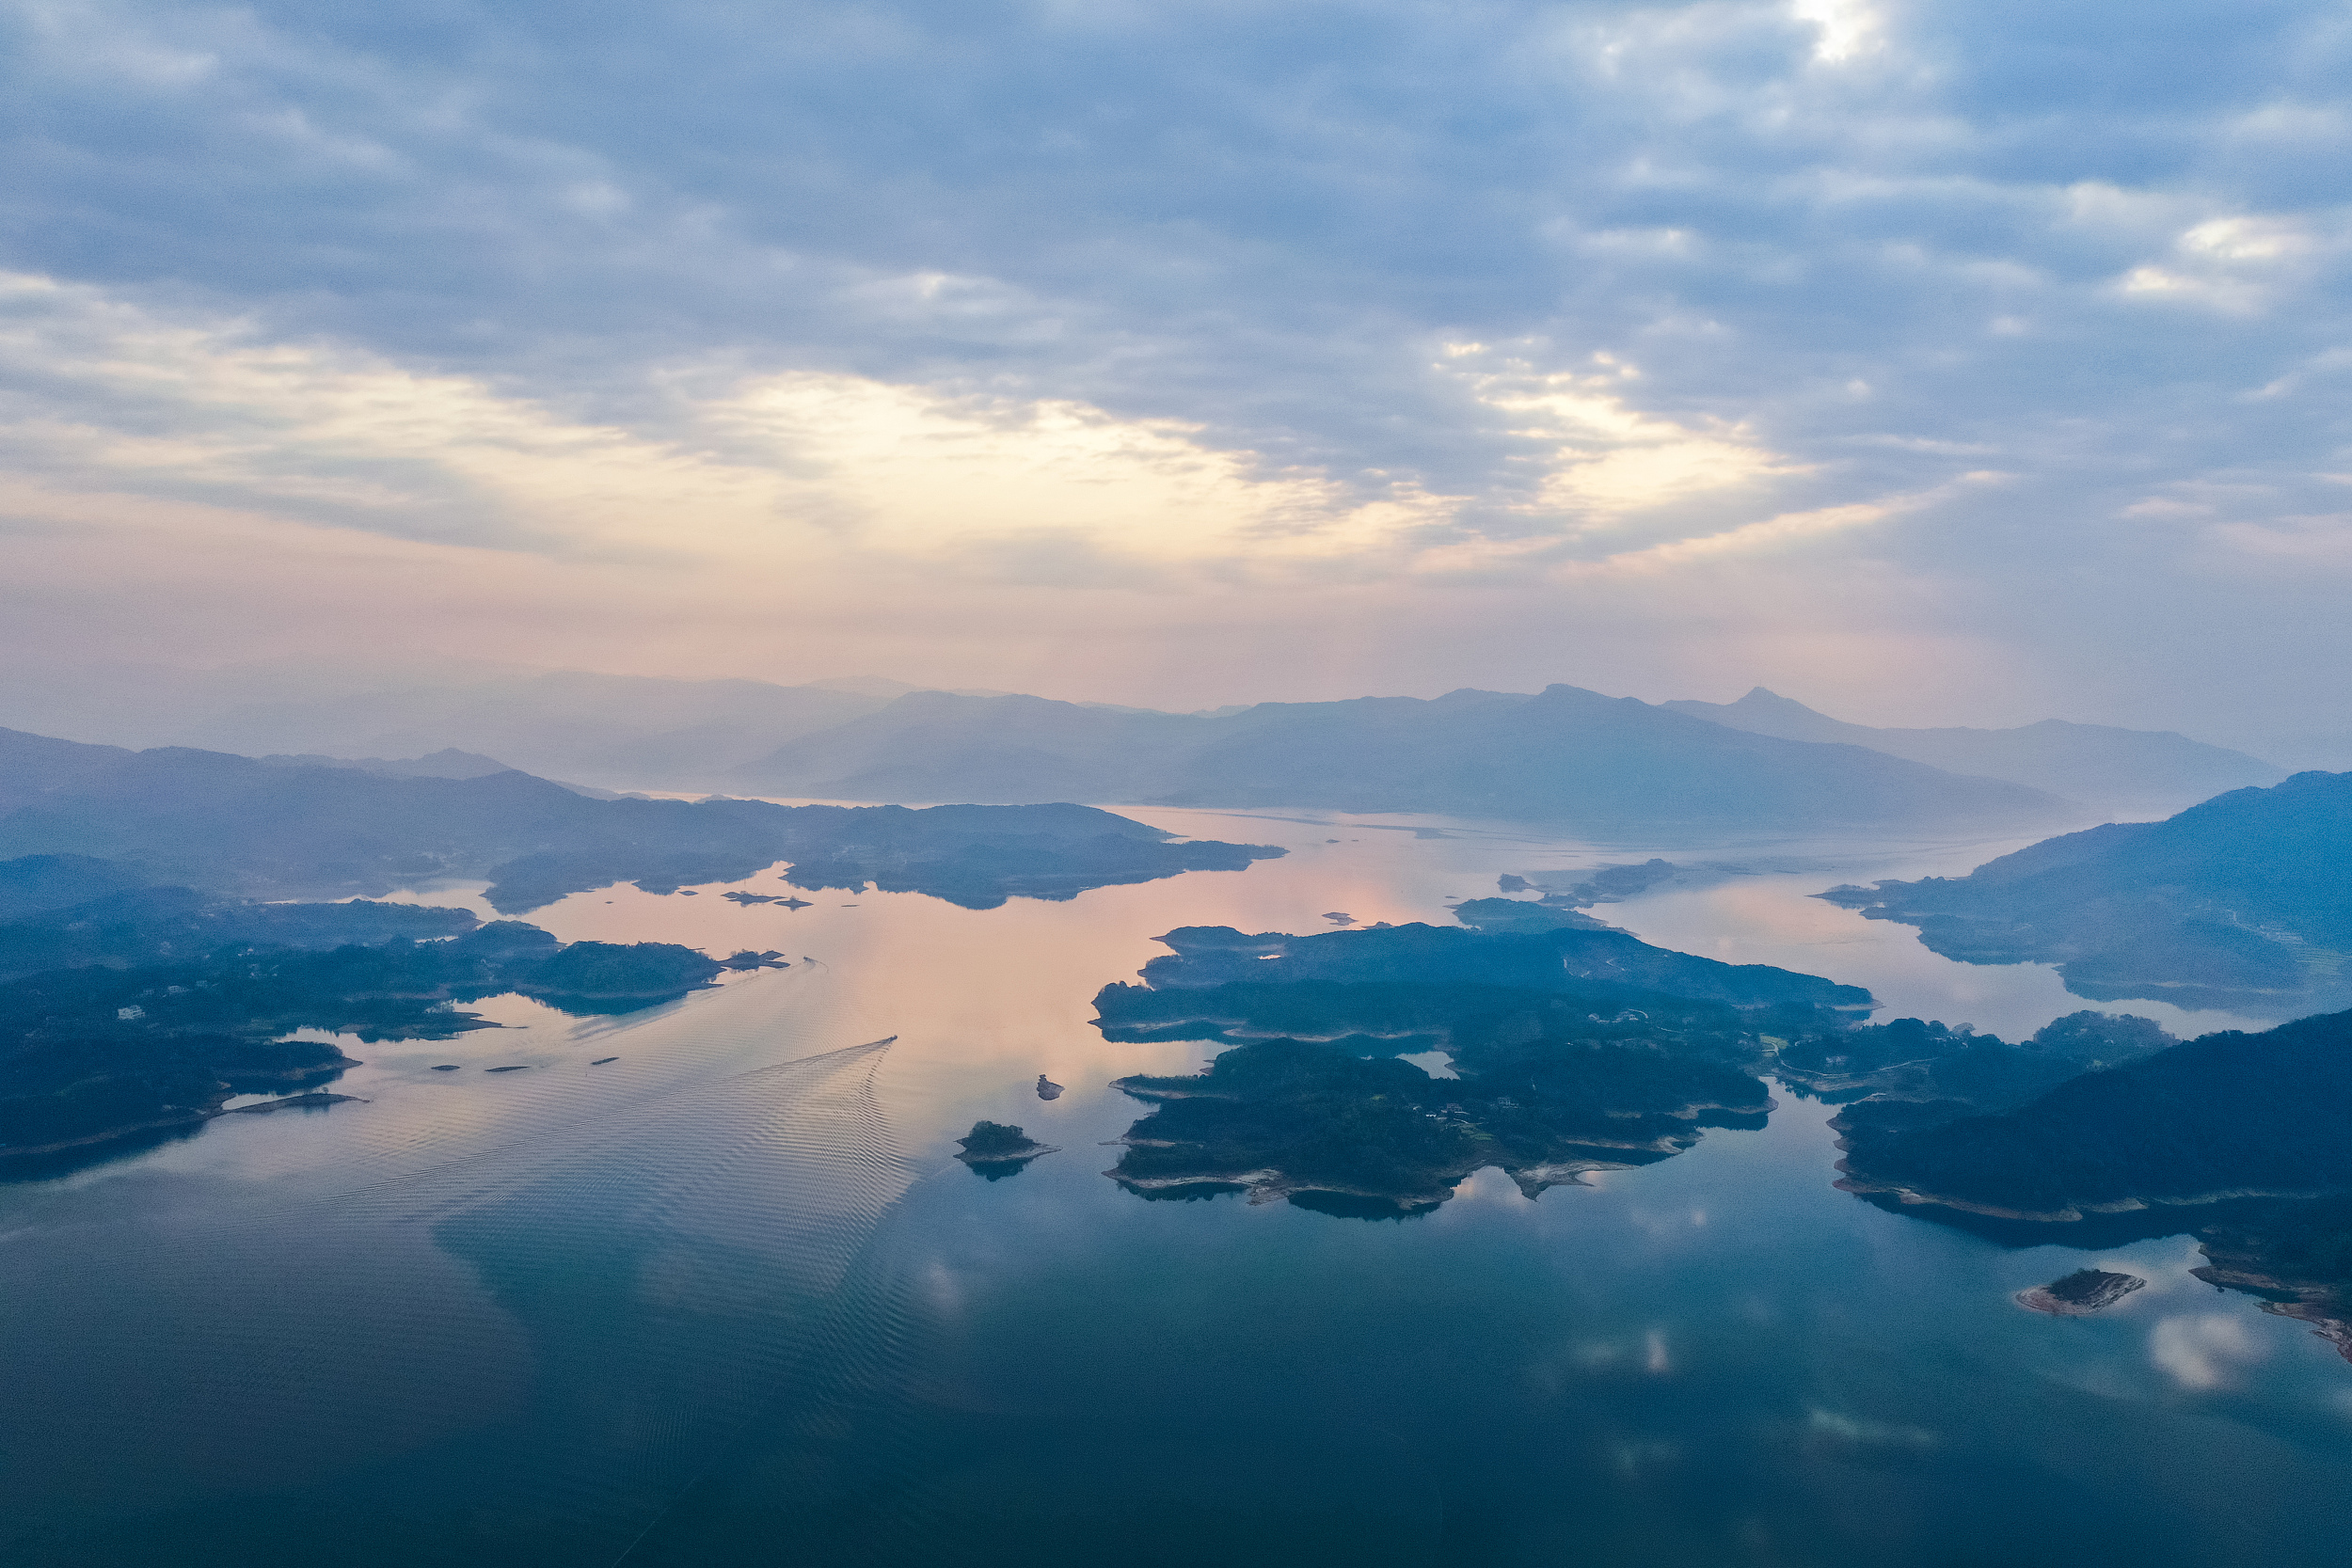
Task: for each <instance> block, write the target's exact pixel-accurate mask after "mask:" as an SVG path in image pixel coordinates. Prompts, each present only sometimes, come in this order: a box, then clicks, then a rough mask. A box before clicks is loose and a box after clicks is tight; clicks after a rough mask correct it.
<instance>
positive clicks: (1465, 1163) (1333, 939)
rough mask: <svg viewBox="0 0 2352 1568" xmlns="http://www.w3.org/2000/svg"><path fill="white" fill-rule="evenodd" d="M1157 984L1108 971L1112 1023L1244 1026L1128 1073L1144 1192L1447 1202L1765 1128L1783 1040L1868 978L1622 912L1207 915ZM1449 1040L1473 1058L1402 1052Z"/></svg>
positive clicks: (1184, 935)
mask: <svg viewBox="0 0 2352 1568" xmlns="http://www.w3.org/2000/svg"><path fill="white" fill-rule="evenodd" d="M1159 940H1160V941H1161V942H1165V943H1166V944H1168V946H1169V947H1170V948H1171V949H1173V952H1172V953H1171V954H1170V955H1169V956H1168V957H1165V958H1154V959H1153V960H1152V962H1151V963H1149V964H1147V965H1146V966H1145V968H1144V971H1143V978H1144V979H1145V981H1146V984H1144V985H1142V986H1131V985H1124V984H1118V985H1111V986H1106V987H1104V990H1102V992H1101V993H1100V994H1099V995H1098V996H1097V997H1096V998H1095V1006H1096V1009H1097V1011H1098V1013H1099V1014H1100V1017H1099V1019H1098V1021H1097V1022H1098V1025H1099V1027H1101V1028H1102V1030H1103V1031H1104V1035H1105V1036H1107V1037H1110V1038H1112V1039H1132V1040H1145V1039H1206V1040H1212V1041H1215V1042H1217V1043H1220V1044H1225V1045H1228V1046H1231V1047H1232V1049H1229V1050H1227V1051H1225V1052H1224V1053H1222V1054H1220V1055H1218V1056H1217V1057H1216V1060H1215V1062H1214V1063H1212V1064H1211V1066H1210V1067H1209V1069H1208V1070H1206V1071H1205V1072H1202V1073H1199V1074H1193V1075H1186V1076H1180V1077H1153V1076H1135V1077H1129V1078H1124V1079H1121V1080H1120V1084H1119V1086H1120V1088H1122V1089H1124V1090H1126V1091H1127V1092H1128V1093H1129V1094H1132V1095H1134V1096H1136V1098H1137V1099H1139V1100H1143V1101H1148V1102H1150V1103H1152V1104H1153V1105H1154V1106H1155V1107H1156V1109H1155V1110H1154V1111H1153V1112H1152V1114H1151V1115H1150V1116H1147V1117H1144V1118H1143V1119H1142V1120H1140V1121H1138V1122H1136V1125H1135V1126H1134V1127H1133V1128H1131V1129H1130V1130H1129V1132H1128V1133H1127V1136H1126V1138H1125V1140H1124V1142H1125V1145H1126V1151H1125V1153H1124V1154H1123V1155H1122V1156H1121V1157H1120V1161H1119V1164H1117V1165H1116V1166H1115V1167H1113V1169H1112V1170H1111V1171H1110V1172H1109V1174H1110V1175H1111V1177H1112V1178H1113V1179H1114V1180H1117V1181H1119V1182H1120V1184H1121V1185H1123V1186H1125V1187H1127V1188H1128V1189H1129V1190H1130V1191H1133V1192H1136V1193H1137V1194H1140V1195H1142V1196H1152V1197H1191V1196H1205V1195H1209V1194H1214V1193H1217V1192H1232V1191H1238V1190H1248V1192H1250V1193H1251V1195H1252V1197H1253V1200H1263V1199H1268V1198H1273V1197H1286V1198H1288V1199H1289V1200H1290V1201H1291V1202H1293V1203H1295V1204H1297V1205H1300V1206H1301V1207H1306V1208H1312V1209H1320V1210H1324V1211H1326V1212H1334V1213H1345V1214H1359V1215H1363V1216H1367V1217H1371V1216H1381V1215H1391V1216H1393V1215H1402V1214H1409V1213H1416V1212H1424V1211H1426V1210H1428V1209H1431V1208H1434V1207H1435V1206H1437V1205H1438V1204H1439V1203H1442V1202H1443V1201H1445V1199H1446V1198H1447V1197H1448V1196H1450V1195H1451V1193H1452V1191H1453V1189H1454V1185H1455V1184H1456V1183H1457V1182H1459V1181H1460V1180H1462V1178H1463V1177H1465V1176H1467V1175H1469V1174H1470V1172H1471V1171H1473V1170H1476V1169H1479V1168H1480V1167H1482V1166H1486V1165H1496V1166H1500V1167H1501V1168H1502V1170H1503V1171H1505V1172H1506V1173H1507V1174H1509V1175H1510V1177H1511V1178H1512V1179H1513V1180H1515V1181H1517V1182H1518V1185H1519V1188H1520V1190H1521V1191H1522V1192H1525V1193H1527V1194H1528V1195H1529V1196H1535V1195H1536V1194H1538V1193H1541V1192H1542V1191H1543V1190H1544V1189H1545V1188H1547V1187H1549V1186H1553V1185H1557V1184H1560V1183H1564V1182H1573V1181H1575V1180H1578V1179H1579V1177H1580V1176H1581V1174H1582V1173H1584V1172H1587V1171H1592V1170H1599V1169H1611V1168H1623V1167H1626V1166H1630V1165H1638V1164H1647V1163H1649V1162H1651V1161H1655V1160H1662V1159H1665V1158H1667V1157H1668V1156H1670V1155H1672V1154H1674V1153H1676V1152H1677V1151H1679V1150H1681V1149H1684V1148H1689V1147H1690V1146H1691V1145H1692V1143H1694V1142H1695V1141H1696V1140H1697V1139H1698V1137H1699V1136H1700V1134H1701V1132H1702V1131H1703V1130H1704V1129H1706V1128H1709V1127H1760V1126H1761V1125H1763V1117H1764V1116H1765V1114H1766V1113H1767V1112H1768V1111H1769V1110H1770V1109H1771V1105H1772V1101H1771V1098H1770V1096H1769V1095H1768V1094H1767V1093H1766V1091H1765V1086H1764V1085H1763V1083H1762V1082H1761V1080H1760V1079H1759V1078H1758V1077H1757V1076H1756V1071H1757V1069H1759V1068H1760V1067H1761V1066H1762V1065H1763V1064H1764V1063H1765V1062H1766V1060H1767V1059H1768V1058H1769V1056H1770V1054H1771V1053H1772V1049H1773V1047H1774V1046H1775V1045H1776V1044H1778V1043H1779V1042H1780V1040H1782V1039H1783V1038H1786V1037H1791V1036H1795V1037H1809V1036H1810V1035H1812V1034H1817V1033H1837V1032H1842V1031H1843V1030H1844V1029H1845V1027H1846V1025H1847V1023H1848V1022H1849V1020H1850V1018H1851V1009H1854V1008H1857V1007H1867V1006H1868V1004H1869V997H1868V994H1867V992H1864V991H1862V990H1858V989H1856V988H1854V987H1851V986H1839V985H1836V984H1834V983H1832V982H1830V981H1827V980H1823V979H1820V978H1818V977H1816V976H1813V975H1806V974H1792V973H1790V972H1788V971H1787V970H1779V969H1771V968H1767V967H1764V966H1761V965H1747V966H1733V965H1729V964H1723V963H1717V962H1715V961H1713V960H1711V959H1707V958H1693V957H1692V956H1690V955H1687V954H1680V953H1671V952H1667V951H1666V950H1664V949H1661V948H1657V947H1652V946H1649V945H1648V944H1647V943H1645V942H1639V941H1637V940H1635V939H1634V938H1632V937H1630V936H1628V935H1626V934H1625V933H1624V932H1621V931H1593V930H1581V929H1575V928H1567V929H1557V930H1550V931H1540V932H1511V931H1505V932H1481V931H1469V930H1446V929H1441V928H1438V927H1427V926H1404V927H1367V928H1365V929H1361V930H1351V931H1329V932H1322V933H1317V934H1315V935H1312V936H1304V937H1295V936H1289V935H1285V934H1282V933H1279V932H1262V933H1258V934H1255V935H1252V934H1248V933H1244V932H1241V931H1236V930H1232V929H1229V928H1226V927H1188V928H1185V929H1183V930H1177V931H1171V932H1168V934H1167V935H1166V936H1163V937H1161V938H1160V939H1159ZM1426 1052H1440V1053H1445V1055H1446V1056H1447V1057H1448V1058H1449V1059H1450V1063H1451V1067H1450V1070H1451V1071H1452V1072H1453V1073H1454V1076H1452V1077H1433V1076H1431V1075H1430V1074H1429V1073H1428V1072H1426V1071H1424V1070H1422V1068H1421V1067H1419V1066H1416V1065H1414V1064H1413V1063H1410V1062H1406V1061H1400V1060H1397V1059H1395V1058H1396V1057H1398V1056H1400V1055H1416V1054H1420V1053H1426Z"/></svg>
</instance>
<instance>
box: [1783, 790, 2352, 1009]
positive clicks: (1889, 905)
mask: <svg viewBox="0 0 2352 1568" xmlns="http://www.w3.org/2000/svg"><path fill="white" fill-rule="evenodd" d="M2347 863H2352V773H2298V774H2296V776H2295V777H2293V778H2291V779H2289V780H2287V781H2286V782H2285V783H2283V784H2278V785H2276V786H2275V787H2272V788H2269V789H2239V790H2233V791H2232V792H2230V793H2229V794H2227V795H2221V796H2217V797H2216V798H2215V799H2213V800H2207V801H2205V802H2204V803H2203V804H2201V805H2197V806H2192V807H2190V808H2189V809H2188V810H2186V811H2185V812H2182V813H2181V814H2180V815H2178V816H2173V817H2170V818H2169V819H2167V820H2165V821H2162V822H2127V823H2110V824H2108V825H2107V826H2106V827H2103V828H2093V829H2091V830H2090V831H2089V832H2079V833H2068V834H2065V835H2064V836H2062V837H2059V838H2052V839H2045V840H2043V841H2042V843H2040V844H2036V845H2033V846H2031V847H2028V848H2025V849H2020V850H2018V851H2017V852H2016V853H2015V854H2012V855H2004V856H2002V857H2001V858H2000V859H1998V860H1994V861H1990V862H1987V863H1985V864H1983V865H1980V866H1979V867H1978V868H1977V869H1976V870H1975V871H1973V872H1971V873H1970V874H1969V875H1967V876H1966V877H1962V878H1955V879H1946V878H1941V877H1930V878H1926V879H1921V880H1918V881H1912V882H1899V881H1886V882H1880V883H1879V884H1877V886H1875V887H1872V888H1862V887H1842V888H1834V889H1832V890H1830V891H1829V892H1828V893H1826V894H1824V895H1822V896H1823V897H1825V898H1828V899H1831V900H1832V901H1833V902H1836V903H1841V904H1845V905H1847V906H1848V907H1850V908H1853V909H1858V910H1860V911H1862V912H1863V913H1864V914H1865V915H1867V916H1868V917H1869V918H1871V919H1873V920H1897V921H1901V922H1903V923H1904V924H1906V925H1911V926H1916V927H1918V928H1919V940H1920V941H1921V942H1925V943H1926V944H1927V945H1928V946H1929V947H1931V948H1932V949H1933V950H1934V951H1936V952H1938V953H1941V954H1943V955H1944V956H1945V957H1946V958H1958V959H1961V960H1963V961H1964V962H1968V963H2025V962H2041V963H2053V964H2056V965H2058V973H2059V974H2060V975H2062V976H2063V977H2064V979H2065V981H2066V988H2067V990H2071V991H2073V992H2074V994H2076V995H2077V996H2084V997H2089V998H2090V999H2092V1000H2093V1001H2101V1002H2111V1001H2121V1000H2123V999H2126V998H2131V997H2146V998H2153V999H2160V1000H2164V1001H2169V1002H2173V1003H2176V1004H2178V1005H2179V1006H2184V1007H2223V1008H2228V1009H2231V1010H2233V1011H2237V1012H2241V1013H2253V1014H2256V1015H2257V1016H2261V1017H2265V1018H2277V1017H2281V1016H2292V1015H2294V1014H2298V1013H2309V1012H2314V1011H2320V1010H2324V1009H2326V1008H2328V1007H2331V1006H2334V1007H2341V1006H2345V1005H2346V1004H2347V1003H2352V972H2347V971H2346V970H2345V968H2344V960H2345V958H2346V956H2347V955H2352V878H2347V877H2346V876H2345V875H2344V867H2345V865H2346V864H2347Z"/></svg>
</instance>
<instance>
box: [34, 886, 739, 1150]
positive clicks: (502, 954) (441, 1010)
mask: <svg viewBox="0 0 2352 1568" xmlns="http://www.w3.org/2000/svg"><path fill="white" fill-rule="evenodd" d="M718 969H719V966H718V965H717V964H715V963H713V962H712V961H711V960H710V959H708V958H705V957H703V956H702V955H701V954H699V953H696V952H694V951H693V950H692V949H691V948H684V947H678V946H676V945H675V944H672V943H668V942H642V943H638V944H636V945H635V946H614V945H611V944H608V943H603V942H574V943H572V944H570V945H569V946H566V945H564V944H563V943H560V942H557V941H556V939H555V938H554V937H552V936H550V935H548V933H547V932H546V931H543V930H541V929H539V928H538V927H534V926H525V925H520V924H517V923H516V922H512V921H499V922H495V923H492V924H490V925H486V926H481V927H476V928H475V929H473V930H470V931H469V932H467V933H466V934H464V935H462V936H458V937H454V938H452V939H450V940H447V941H429V942H416V941H411V940H408V939H405V938H400V939H394V940H391V941H388V942H379V943H377V944H375V945H372V946H359V945H347V946H341V947H335V948H330V949H326V950H308V951H306V950H301V949H293V948H283V947H259V946H252V945H246V944H230V945H226V946H222V947H219V948H217V949H215V950H214V951H212V952H210V953H207V954H203V955H201V956H198V957H194V958H190V959H189V960H188V961H185V962H182V963H174V964H146V965H138V966H135V967H127V968H116V967H112V966H108V965H88V966H85V967H82V968H77V969H63V970H51V971H47V972H44V973H41V974H32V975H26V976H24V977H21V978H18V979H16V980H12V981H9V982H7V983H6V984H0V1168H5V1166H6V1165H7V1164H8V1161H9V1160H10V1159H13V1158H17V1157H22V1156H24V1155H27V1154H32V1153H38V1152H40V1151H42V1150H45V1149H50V1148H56V1147H58V1146H63V1145H75V1144H82V1143H93V1142H102V1141H103V1140H106V1139H108V1138H113V1137H120V1136H125V1135H128V1134H131V1133H134V1132H138V1131H140V1130H142V1129H147V1128H152V1127H158V1126H169V1125H173V1124H176V1123H191V1122H195V1121H199V1120H201V1119H203V1118H204V1117H208V1116H210V1115H212V1114H214V1113H215V1111H217V1110H218V1109H219V1107H220V1105H221V1104H222V1102H223V1101H225V1100H227V1099H228V1098H229V1097H230V1095H233V1094H239V1093H250V1092H262V1091H263V1090H267V1089H272V1088H282V1087H285V1086H288V1085H310V1084H314V1083H318V1082H323V1081H325V1080H326V1079H331V1078H332V1077H333V1076H335V1074H337V1073H338V1072H340V1071H342V1069H344V1068H346V1067H349V1066H350V1065H351V1063H350V1061H349V1059H348V1058H346V1057H345V1056H343V1054H342V1053H341V1052H340V1051H338V1050H337V1049H336V1048H335V1047H334V1046H332V1045H327V1044H322V1043H318V1042H315V1041H290V1040H286V1039H284V1038H282V1037H283V1036H285V1035H287V1034H290V1033H292V1032H294V1031H295V1030H298V1029H316V1030H326V1031H333V1032H336V1033H342V1034H351V1035H356V1036H358V1037H359V1038H361V1039H363V1040H379V1039H402V1038H407V1039H446V1038H449V1037H453V1036H455V1035H457V1034H460V1033H462V1032H464V1031H466V1030H469V1029H474V1028H481V1027H486V1025H485V1024H483V1023H482V1022H480V1021H479V1020H478V1019H475V1018H473V1017H471V1016H470V1015H469V1014H466V1013H464V1012H460V1011H458V1010H456V1009H455V1007H454V1006H453V1004H456V1003H461V1002H466V1001H472V1000H478V999H479V998H482V997H485V996H490V995H494V994H497V993H499V992H502V991H521V992H523V993H525V994H529V995H533V996H538V997H541V998H543V999H544V1000H546V1001H548V1003H549V1004H550V1005H552V1006H558V1007H562V1008H564V1009H565V1010H567V1011H571V1012H575V1013H582V1014H589V1013H601V1012H614V1011H623V1010H628V1009H630V1008H635V1007H643V1006H650V1005H652V1004H654V1003H657V1002H660V1001H663V1000H668V999H671V998H674V997H676V996H680V995H683V994H685V992H686V991H688V990H691V989H692V988H694V987H696V986H699V985H705V984H707V983H708V982H709V980H710V978H711V977H712V976H713V975H714V974H717V973H718Z"/></svg>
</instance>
